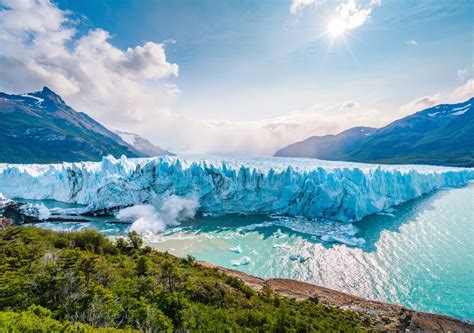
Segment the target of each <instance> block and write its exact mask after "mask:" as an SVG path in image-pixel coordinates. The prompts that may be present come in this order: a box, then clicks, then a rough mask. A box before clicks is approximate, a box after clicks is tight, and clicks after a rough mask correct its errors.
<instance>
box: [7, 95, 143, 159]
mask: <svg viewBox="0 0 474 333" xmlns="http://www.w3.org/2000/svg"><path fill="white" fill-rule="evenodd" d="M0 147H1V148H2V149H0V162H6V163H54V162H63V161H68V162H78V161H86V160H91V161H98V160H100V159H101V158H102V156H104V155H109V154H111V155H115V156H116V157H120V156H121V155H126V156H128V157H141V156H143V154H141V153H140V152H139V151H137V150H136V149H134V148H133V147H131V146H129V145H128V144H127V143H126V142H124V141H123V140H122V139H121V138H120V137H119V136H118V135H117V134H115V133H113V132H111V131H109V130H108V129H107V128H105V127H104V126H103V125H101V124H100V123H99V122H97V121H96V120H94V119H93V118H92V117H90V116H89V115H87V114H86V113H83V112H77V111H75V110H74V109H73V108H71V107H70V106H68V105H67V104H66V103H65V102H64V100H63V99H62V98H61V97H60V96H59V95H58V94H56V93H55V92H53V91H52V90H51V89H49V88H48V87H44V88H43V89H42V90H40V91H36V92H32V93H25V94H21V95H14V94H6V93H3V92H0Z"/></svg>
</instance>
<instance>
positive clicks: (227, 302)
mask: <svg viewBox="0 0 474 333" xmlns="http://www.w3.org/2000/svg"><path fill="white" fill-rule="evenodd" d="M0 311H1V312H0V331H1V332H56V331H57V332H88V331H91V330H92V328H93V327H94V328H101V330H99V329H93V331H98V332H101V331H102V332H115V331H117V332H119V331H121V330H125V331H133V330H140V331H146V332H159V331H172V330H173V331H187V330H191V331H214V332H226V331H227V332H245V331H252V332H253V331H261V332H271V331H274V332H308V331H323V332H328V331H333V332H342V331H358V330H362V329H363V326H364V321H363V318H362V317H360V315H358V314H356V313H354V312H350V311H342V310H338V309H334V308H330V307H327V306H324V305H320V304H315V303H313V302H311V301H296V300H293V299H290V298H284V297H281V296H278V295H277V294H275V293H274V292H273V291H271V290H263V291H262V292H256V291H254V290H252V289H251V288H249V287H248V286H246V285H245V284H244V283H243V282H242V281H241V280H239V279H237V278H235V277H231V276H228V275H225V274H223V273H222V272H219V271H218V270H217V269H210V268H205V267H203V266H201V265H199V264H198V263H196V262H195V261H194V259H193V258H192V257H188V258H177V257H174V256H172V255H170V254H168V253H160V252H156V251H153V250H152V249H150V248H149V247H143V242H142V240H141V238H140V237H139V236H138V235H137V234H136V233H131V234H129V236H128V238H127V239H122V238H120V239H118V240H117V241H116V242H112V241H110V240H109V239H107V238H105V237H104V236H102V235H101V234H99V233H97V232H95V231H92V230H85V231H82V232H75V233H64V232H62V233H59V232H53V231H48V230H43V229H37V228H33V227H12V228H8V229H6V230H4V231H1V232H0ZM366 324H367V323H365V325H366ZM115 329H117V330H115Z"/></svg>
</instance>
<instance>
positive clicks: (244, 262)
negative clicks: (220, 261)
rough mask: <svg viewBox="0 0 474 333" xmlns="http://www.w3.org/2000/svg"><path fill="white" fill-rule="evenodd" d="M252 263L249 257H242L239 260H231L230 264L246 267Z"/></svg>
mask: <svg viewBox="0 0 474 333" xmlns="http://www.w3.org/2000/svg"><path fill="white" fill-rule="evenodd" d="M251 262H252V260H251V259H250V257H242V258H240V259H239V260H232V261H231V264H232V266H241V265H248V264H250V263H251Z"/></svg>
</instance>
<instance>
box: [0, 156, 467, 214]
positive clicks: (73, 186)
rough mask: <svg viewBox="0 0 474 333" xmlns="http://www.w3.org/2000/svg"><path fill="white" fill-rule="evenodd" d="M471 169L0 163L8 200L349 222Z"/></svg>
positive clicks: (216, 159) (275, 162)
mask: <svg viewBox="0 0 474 333" xmlns="http://www.w3.org/2000/svg"><path fill="white" fill-rule="evenodd" d="M472 179H474V169H470V168H452V167H437V166H426V165H375V164H361V163H349V162H330V161H322V160H315V159H305V158H273V157H247V158H238V157H223V156H202V157H200V156H185V155H183V156H173V157H171V156H164V157H155V158H134V159H127V158H126V157H125V156H122V157H121V158H120V159H115V158H114V157H112V156H107V157H104V158H103V159H102V161H101V162H78V163H61V164H0V193H2V194H3V195H5V196H6V197H8V198H22V199H38V200H47V199H52V200H57V201H63V202H68V203H75V204H81V205H85V206H86V208H85V209H84V211H85V212H86V211H87V212H95V211H101V210H108V209H119V208H124V207H129V206H133V205H137V204H147V203H152V202H156V201H157V200H160V198H163V197H165V196H170V195H173V196H179V197H184V198H190V197H193V198H197V200H198V201H199V207H200V208H199V210H200V212H201V213H211V214H230V213H244V214H281V215H289V216H304V217H314V218H325V219H330V220H333V221H338V222H343V223H351V222H356V221H359V220H361V219H362V218H364V217H365V216H367V215H370V214H374V213H378V212H382V211H384V210H387V209H389V208H390V207H392V206H395V205H398V204H401V203H403V202H406V201H408V200H411V199H415V198H417V197H420V196H422V195H424V194H426V193H429V192H432V191H435V190H438V189H440V188H444V187H459V186H465V185H467V184H468V182H469V181H470V180H472Z"/></svg>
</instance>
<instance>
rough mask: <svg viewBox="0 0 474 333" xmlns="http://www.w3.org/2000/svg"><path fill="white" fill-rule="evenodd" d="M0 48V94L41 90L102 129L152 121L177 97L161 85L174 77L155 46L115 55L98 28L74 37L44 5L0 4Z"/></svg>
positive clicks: (66, 19)
mask: <svg viewBox="0 0 474 333" xmlns="http://www.w3.org/2000/svg"><path fill="white" fill-rule="evenodd" d="M0 45H1V47H0V68H2V79H1V81H0V90H2V91H9V92H24V91H31V90H37V89H40V88H41V87H42V86H43V85H47V86H49V87H50V88H52V89H53V90H54V91H56V92H58V93H59V94H60V95H62V96H63V97H64V99H65V100H66V101H67V102H68V103H69V104H71V105H72V106H73V107H75V108H76V109H77V110H80V111H84V112H87V113H89V114H90V115H92V116H93V117H95V118H96V119H97V120H99V121H101V122H104V123H105V124H107V125H109V126H116V127H123V124H124V123H134V122H139V121H143V120H144V119H147V118H152V117H153V116H155V117H157V116H159V112H160V109H162V108H166V107H167V106H168V105H169V103H170V102H172V101H173V99H174V97H175V96H176V95H177V93H178V92H179V90H178V89H177V87H176V86H174V85H170V84H166V83H165V82H164V81H163V80H164V79H166V78H168V77H170V76H176V75H178V65H177V64H173V63H170V62H168V61H167V59H166V54H165V48H164V45H163V44H158V43H154V42H147V43H145V44H144V45H142V46H136V47H133V48H128V49H127V50H125V51H123V50H121V49H119V48H117V47H115V46H113V44H112V43H111V37H110V35H109V33H108V32H107V31H104V30H101V29H95V30H91V31H89V32H87V33H86V34H85V35H82V36H80V37H79V36H78V35H77V32H76V30H75V29H74V21H73V20H72V19H70V13H68V12H66V11H63V10H61V9H59V8H58V7H57V6H56V5H55V4H53V3H51V2H50V1H49V0H38V1H33V0H31V1H10V0H0ZM120 125H121V126H120Z"/></svg>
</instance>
